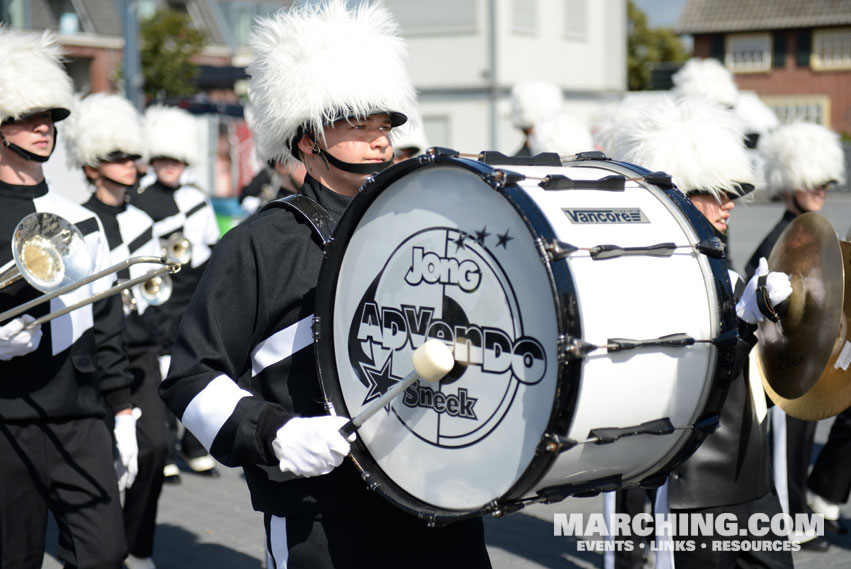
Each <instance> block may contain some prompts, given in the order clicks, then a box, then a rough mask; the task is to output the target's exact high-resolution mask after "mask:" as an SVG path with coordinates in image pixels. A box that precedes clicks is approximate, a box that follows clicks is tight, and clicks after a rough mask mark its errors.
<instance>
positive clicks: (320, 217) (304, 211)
mask: <svg viewBox="0 0 851 569" xmlns="http://www.w3.org/2000/svg"><path fill="white" fill-rule="evenodd" d="M272 208H283V209H287V210H289V211H291V212H293V213H295V214H296V216H299V217H301V218H302V219H304V220H305V221H306V222H307V224H308V225H310V228H311V229H312V230H313V234H314V235H316V237H318V238H319V241H320V243H321V244H322V249H323V250H324V249H325V248H326V247H328V244H329V243H331V241H332V240H333V238H332V237H331V233H332V232H333V231H334V227H335V226H336V225H337V222H336V221H334V218H333V217H331V214H330V213H328V212H327V211H325V208H324V207H322V206H321V205H319V204H318V203H316V202H315V201H314V200H312V199H310V198H309V197H307V196H305V195H303V194H293V195H291V196H286V197H283V198H279V199H277V200H272V201H270V202H269V203H267V204H266V205H264V206H263V207H262V208H260V211H264V210H267V209H272ZM258 213H260V212H258Z"/></svg>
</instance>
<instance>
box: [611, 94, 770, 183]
mask: <svg viewBox="0 0 851 569" xmlns="http://www.w3.org/2000/svg"><path fill="white" fill-rule="evenodd" d="M618 120H619V128H618V130H617V132H616V133H614V135H613V136H612V137H611V142H610V148H609V149H608V152H609V156H610V157H611V158H614V159H617V160H623V161H625V162H632V163H633V164H637V165H639V166H643V167H645V168H647V169H649V170H652V171H655V170H662V171H664V172H667V173H668V174H670V175H671V177H672V178H673V181H674V183H675V184H676V185H677V187H678V188H679V189H680V190H681V191H682V192H683V193H686V194H688V193H689V192H705V193H710V194H712V195H714V196H715V197H716V198H720V197H721V193H722V192H724V193H728V194H732V195H735V196H738V195H742V194H743V193H745V192H744V190H743V188H742V186H741V185H742V184H753V183H754V175H753V168H752V166H751V162H750V160H749V158H748V153H747V151H746V150H745V146H744V144H743V142H742V137H743V136H744V128H743V126H742V123H741V121H739V120H738V119H737V118H736V116H735V114H734V113H733V112H732V111H730V110H728V109H726V108H725V107H722V106H720V105H718V104H715V103H712V102H711V101H708V100H706V99H678V100H674V99H672V98H665V99H661V100H659V101H657V102H656V103H655V104H653V105H652V106H646V105H637V106H635V107H633V108H631V109H627V110H626V111H625V112H623V113H621V114H619V115H618Z"/></svg>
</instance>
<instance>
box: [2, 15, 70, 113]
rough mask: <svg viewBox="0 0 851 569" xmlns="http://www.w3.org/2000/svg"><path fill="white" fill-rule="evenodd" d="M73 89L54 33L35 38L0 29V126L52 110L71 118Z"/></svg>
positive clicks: (3, 28)
mask: <svg viewBox="0 0 851 569" xmlns="http://www.w3.org/2000/svg"><path fill="white" fill-rule="evenodd" d="M72 93H73V86H72V83H71V78H70V77H69V76H68V74H67V73H66V72H65V69H64V68H63V67H62V50H61V49H60V47H59V45H57V43H56V40H55V36H54V35H53V33H52V32H49V31H45V32H44V33H40V34H36V33H31V32H21V31H17V30H10V29H9V28H5V27H0V122H2V121H5V120H7V119H10V118H11V119H19V118H21V117H25V116H27V115H31V114H33V113H34V112H39V111H45V110H52V111H53V120H54V121H58V120H62V119H64V118H65V117H67V116H68V110H69V108H70V107H71V101H72Z"/></svg>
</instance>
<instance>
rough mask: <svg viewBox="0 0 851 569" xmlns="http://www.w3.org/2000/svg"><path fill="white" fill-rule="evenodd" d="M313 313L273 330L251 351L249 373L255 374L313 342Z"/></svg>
mask: <svg viewBox="0 0 851 569" xmlns="http://www.w3.org/2000/svg"><path fill="white" fill-rule="evenodd" d="M312 326H313V315H312V314H311V315H310V316H308V317H306V318H302V319H301V320H299V321H298V322H296V323H295V324H293V325H291V326H287V327H286V328H284V329H283V330H280V331H278V332H275V333H274V334H272V335H271V336H269V337H268V338H266V339H265V340H263V341H262V342H260V343H259V344H257V346H256V347H255V348H254V350H252V352H251V374H252V375H257V374H258V373H260V372H261V371H263V370H264V369H266V368H267V367H269V366H270V365H272V364H274V363H278V362H279V361H282V360H285V359H287V358H288V357H290V356H291V355H293V354H294V353H296V352H297V351H299V350H301V349H304V348H306V347H308V346H309V345H311V344H312V343H313V331H312Z"/></svg>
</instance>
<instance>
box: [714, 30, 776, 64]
mask: <svg viewBox="0 0 851 569" xmlns="http://www.w3.org/2000/svg"><path fill="white" fill-rule="evenodd" d="M724 65H726V66H727V69H729V70H730V71H733V72H734V73H757V72H760V71H770V70H771V34H731V35H729V36H727V47H726V49H725V52H724Z"/></svg>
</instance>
